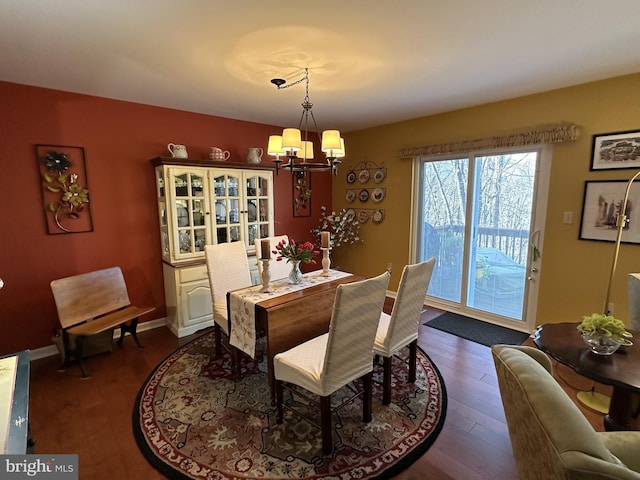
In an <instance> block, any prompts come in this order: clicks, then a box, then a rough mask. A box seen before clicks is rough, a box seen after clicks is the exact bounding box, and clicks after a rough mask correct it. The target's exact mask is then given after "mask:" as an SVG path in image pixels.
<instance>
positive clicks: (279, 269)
mask: <svg viewBox="0 0 640 480" xmlns="http://www.w3.org/2000/svg"><path fill="white" fill-rule="evenodd" d="M266 239H268V240H269V244H270V245H271V249H270V251H271V262H269V273H270V274H271V280H278V279H279V278H286V277H288V276H289V272H290V271H291V265H289V264H288V263H287V262H285V261H284V260H282V261H280V262H278V261H276V259H277V258H278V254H277V253H273V251H274V250H275V248H276V245H277V244H278V243H279V242H281V241H285V242H288V241H289V237H288V236H287V235H278V236H275V237H266ZM262 240H265V238H256V239H255V240H254V241H253V243H254V245H255V246H256V262H258V278H262V262H261V261H260V242H261V241H262Z"/></svg>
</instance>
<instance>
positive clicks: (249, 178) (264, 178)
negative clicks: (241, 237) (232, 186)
mask: <svg viewBox="0 0 640 480" xmlns="http://www.w3.org/2000/svg"><path fill="white" fill-rule="evenodd" d="M272 181H273V178H272V175H271V173H270V172H264V173H263V172H245V188H246V191H245V199H246V206H245V209H246V213H247V217H246V218H247V220H246V224H247V232H248V233H247V235H248V238H247V247H248V249H249V250H251V251H253V249H254V243H253V241H254V240H255V239H256V238H258V239H259V238H265V237H269V236H272V235H273V231H272V227H271V225H273V202H272V200H271V198H272V192H271V185H272Z"/></svg>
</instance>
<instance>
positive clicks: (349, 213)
mask: <svg viewBox="0 0 640 480" xmlns="http://www.w3.org/2000/svg"><path fill="white" fill-rule="evenodd" d="M355 216H356V211H355V210H354V209H353V208H350V209H349V210H347V211H346V213H345V214H344V218H345V220H346V221H347V222H352V221H353V219H354V218H355Z"/></svg>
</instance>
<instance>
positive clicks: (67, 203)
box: [35, 145, 93, 235]
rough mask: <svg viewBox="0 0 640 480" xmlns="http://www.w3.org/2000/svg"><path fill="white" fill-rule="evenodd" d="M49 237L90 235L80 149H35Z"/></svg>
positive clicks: (40, 147) (81, 150)
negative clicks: (63, 234) (69, 234)
mask: <svg viewBox="0 0 640 480" xmlns="http://www.w3.org/2000/svg"><path fill="white" fill-rule="evenodd" d="M35 149H36V161H37V162H38V168H39V171H40V181H41V184H42V188H41V191H42V202H43V207H44V215H45V219H46V224H47V231H48V233H49V235H56V234H60V233H81V232H91V231H93V220H92V218H91V207H90V203H89V186H88V181H87V170H86V165H85V157H84V148H82V147H72V146H65V145H36V146H35Z"/></svg>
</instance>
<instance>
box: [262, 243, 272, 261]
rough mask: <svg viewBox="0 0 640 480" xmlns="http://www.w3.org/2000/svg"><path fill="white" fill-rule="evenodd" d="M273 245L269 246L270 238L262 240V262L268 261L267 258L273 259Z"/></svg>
mask: <svg viewBox="0 0 640 480" xmlns="http://www.w3.org/2000/svg"><path fill="white" fill-rule="evenodd" d="M270 250H271V245H270V244H269V239H268V238H263V239H262V240H260V258H261V259H262V260H266V259H267V258H271V251H270Z"/></svg>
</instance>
